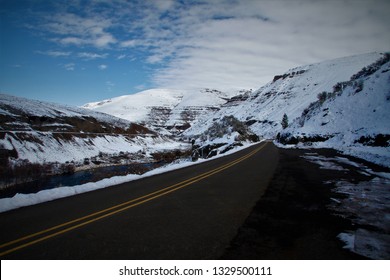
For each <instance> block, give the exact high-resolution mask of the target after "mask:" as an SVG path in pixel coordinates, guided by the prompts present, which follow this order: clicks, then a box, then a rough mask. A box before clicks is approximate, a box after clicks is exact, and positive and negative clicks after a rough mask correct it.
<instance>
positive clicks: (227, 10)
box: [40, 0, 390, 88]
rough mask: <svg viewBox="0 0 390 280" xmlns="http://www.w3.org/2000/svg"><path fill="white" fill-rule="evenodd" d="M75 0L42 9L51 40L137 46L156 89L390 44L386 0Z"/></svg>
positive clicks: (270, 71) (251, 80)
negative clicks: (56, 8)
mask: <svg viewBox="0 0 390 280" xmlns="http://www.w3.org/2000/svg"><path fill="white" fill-rule="evenodd" d="M80 3H82V2H79V1H74V2H72V5H73V6H72V8H75V7H76V8H77V9H78V10H79V11H83V12H78V13H72V12H70V11H71V10H72V9H70V8H68V7H67V8H64V9H62V10H60V11H58V12H56V13H53V14H52V15H50V16H45V17H44V19H43V23H42V24H41V25H40V28H42V29H44V31H46V33H45V34H48V35H47V36H48V37H50V38H49V39H50V40H52V41H53V42H56V43H57V44H58V45H59V46H62V47H64V48H66V47H76V48H80V51H79V52H78V53H77V51H74V53H76V55H77V56H78V57H79V58H83V59H98V58H106V54H98V53H99V51H100V50H101V49H105V52H106V53H107V52H110V51H115V52H116V53H115V54H113V55H111V54H110V56H111V57H114V58H116V59H117V60H120V59H123V58H125V55H124V54H123V53H126V52H128V53H130V52H131V53H136V54H141V55H142V56H141V57H139V60H142V61H143V62H144V63H147V64H153V66H152V67H153V69H155V70H154V72H153V73H152V75H151V79H152V82H153V83H154V85H155V86H157V87H177V88H183V87H216V88H230V87H239V88H242V87H245V88H256V87H259V86H260V85H262V84H263V83H265V82H267V81H269V80H271V79H272V76H273V75H275V74H279V73H282V72H284V71H286V70H288V69H289V68H291V67H295V66H298V65H302V64H308V63H314V62H318V61H322V60H325V59H331V58H336V57H341V56H347V55H352V54H357V53H364V52H372V51H388V46H389V45H390V36H389V35H388V26H390V17H389V16H388V11H390V2H389V1H387V0H361V1H349V0H346V1H336V0H334V1H333V0H329V1H311V0H288V1H287V0H279V1H265V0H264V1H261V0H259V1H249V0H248V1H231V0H215V1H173V0H169V1H168V0H165V1H163V0H162V1H121V0H118V1H92V2H90V3H89V4H88V5H84V6H81V5H82V4H80ZM75 5H76V6H75ZM77 9H76V10H77ZM85 48H88V52H86V51H82V49H85ZM89 48H92V49H95V50H96V53H95V52H90V51H89ZM106 50H107V51H106ZM60 53H61V52H60V51H58V52H57V55H58V56H61V55H60ZM66 53H67V52H66V51H64V52H63V55H64V56H65V54H66ZM118 53H120V54H118ZM48 55H50V54H48ZM51 55H52V56H55V55H56V53H55V52H52V53H51ZM69 55H70V54H69ZM132 56H134V55H133V54H132ZM98 67H99V69H100V70H105V69H106V68H107V65H105V64H101V65H99V66H98Z"/></svg>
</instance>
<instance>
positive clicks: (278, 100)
mask: <svg viewBox="0 0 390 280" xmlns="http://www.w3.org/2000/svg"><path fill="white" fill-rule="evenodd" d="M380 57H381V55H380V54H379V53H372V54H367V55H359V56H352V57H346V58H340V59H335V60H330V61H325V62H321V63H317V64H312V65H307V66H302V67H297V68H294V69H291V70H289V71H287V72H286V73H285V74H283V75H278V76H275V78H274V80H273V81H272V82H269V83H268V84H266V85H265V86H263V87H261V88H260V89H258V90H257V91H254V92H253V93H250V94H249V95H248V96H246V97H245V98H243V99H244V100H243V101H241V102H232V104H231V105H230V104H229V103H227V104H225V106H223V108H222V109H221V111H219V112H217V113H215V114H214V115H213V116H206V117H205V118H200V119H199V120H198V122H197V123H195V124H193V126H192V127H191V128H190V129H188V130H187V131H186V132H185V134H187V135H197V134H201V133H202V132H203V131H204V130H206V129H207V127H209V126H210V125H211V124H212V123H213V121H214V120H215V119H220V118H222V117H223V116H228V115H233V116H235V117H236V118H238V119H239V120H241V121H246V122H248V123H249V124H251V129H252V131H254V132H256V133H257V134H259V135H261V136H263V137H264V138H275V137H276V135H277V133H278V132H280V130H281V125H280V121H281V120H282V117H283V114H285V113H286V114H287V115H288V118H289V119H290V121H292V120H294V119H295V118H298V117H300V116H301V114H302V112H303V110H304V109H305V108H307V107H308V106H309V105H310V103H312V102H314V101H316V100H317V95H318V94H319V93H321V92H323V91H331V90H332V88H333V86H334V85H335V84H336V83H338V82H342V81H347V80H349V79H350V77H351V76H352V75H353V74H355V73H357V72H358V71H359V70H361V69H362V68H363V67H365V66H367V65H369V64H371V63H373V62H375V61H376V60H378V59H379V58H380Z"/></svg>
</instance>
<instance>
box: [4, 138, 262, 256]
mask: <svg viewBox="0 0 390 280" xmlns="http://www.w3.org/2000/svg"><path fill="white" fill-rule="evenodd" d="M265 145H266V144H263V145H262V146H260V147H259V148H257V149H255V150H254V151H252V152H250V153H248V154H246V155H244V156H242V157H240V158H238V159H236V160H234V161H232V162H229V163H227V164H225V165H222V166H220V167H218V168H215V169H213V170H211V171H208V172H205V173H202V174H200V175H197V176H195V177H192V178H190V179H187V180H185V181H182V182H180V183H177V184H174V185H171V186H169V187H165V188H163V189H160V190H158V191H155V192H152V193H149V194H147V195H144V196H141V197H138V198H135V199H132V200H129V201H126V202H124V203H121V204H118V205H115V206H112V207H109V208H106V209H103V210H100V211H98V212H94V213H92V214H89V215H86V216H83V217H80V218H77V219H74V220H71V221H69V222H66V223H62V224H59V225H57V226H54V227H51V228H48V229H45V230H42V231H39V232H36V233H33V234H30V235H26V236H24V237H21V238H18V239H15V240H12V241H10V242H7V243H4V244H1V245H0V249H3V248H4V249H5V251H2V252H0V257H2V256H4V255H7V254H9V253H12V252H15V251H18V250H20V249H23V248H25V247H28V246H31V245H33V244H36V243H39V242H41V241H44V240H47V239H50V238H52V237H55V236H58V235H60V234H63V233H66V232H69V231H71V230H74V229H77V228H80V227H82V226H85V225H88V224H91V223H93V222H96V221H98V220H101V219H103V218H107V217H110V216H112V215H115V214H117V213H120V212H123V211H125V210H127V209H130V208H133V207H135V206H137V205H140V204H143V203H145V202H148V201H151V200H154V199H156V198H159V197H161V196H164V195H167V194H169V193H172V192H175V191H177V190H180V189H182V188H184V187H186V186H189V185H192V184H194V183H196V182H198V181H201V180H203V179H205V178H207V177H210V176H212V175H214V174H216V173H219V172H221V171H223V170H225V169H228V168H230V167H232V166H234V165H236V164H238V163H240V162H242V161H244V160H246V159H248V158H249V157H251V156H253V155H254V154H256V153H257V152H258V151H260V150H261V149H262V148H264V147H265ZM7 248H8V249H7Z"/></svg>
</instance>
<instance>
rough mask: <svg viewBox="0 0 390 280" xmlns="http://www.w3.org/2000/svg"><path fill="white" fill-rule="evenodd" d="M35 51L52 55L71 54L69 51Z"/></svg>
mask: <svg viewBox="0 0 390 280" xmlns="http://www.w3.org/2000/svg"><path fill="white" fill-rule="evenodd" d="M36 53H38V54H43V55H48V56H53V57H61V56H70V55H71V54H72V53H71V52H64V51H36Z"/></svg>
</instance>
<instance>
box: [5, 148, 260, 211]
mask: <svg viewBox="0 0 390 280" xmlns="http://www.w3.org/2000/svg"><path fill="white" fill-rule="evenodd" d="M256 144H258V143H256ZM251 145H253V144H245V145H244V146H242V147H235V148H234V149H232V150H230V151H229V152H226V153H225V154H223V155H218V156H215V157H213V158H211V159H200V160H198V161H197V162H192V161H190V160H182V161H180V162H176V163H172V164H169V165H166V166H163V167H160V168H157V169H154V170H152V171H149V172H146V173H144V174H142V175H136V174H129V175H126V176H115V177H112V178H106V179H103V180H101V181H98V182H94V183H86V184H82V185H78V186H72V187H68V186H64V187H59V188H55V189H49V190H42V191H40V192H38V193H31V194H16V195H15V196H13V197H11V198H3V199H0V213H1V212H6V211H9V210H12V209H17V208H21V207H25V206H30V205H35V204H39V203H42V202H47V201H52V200H56V199H60V198H63V197H68V196H73V195H77V194H81V193H85V192H90V191H94V190H98V189H103V188H107V187H110V186H114V185H118V184H122V183H127V182H131V181H134V180H138V179H142V178H146V177H150V176H153V175H157V174H161V173H165V172H169V171H172V170H176V169H180V168H184V167H188V166H191V165H195V164H200V163H203V162H205V161H209V160H213V159H216V158H218V157H222V156H226V155H229V154H232V153H234V152H237V151H239V150H242V149H245V148H248V147H249V146H251Z"/></svg>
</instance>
